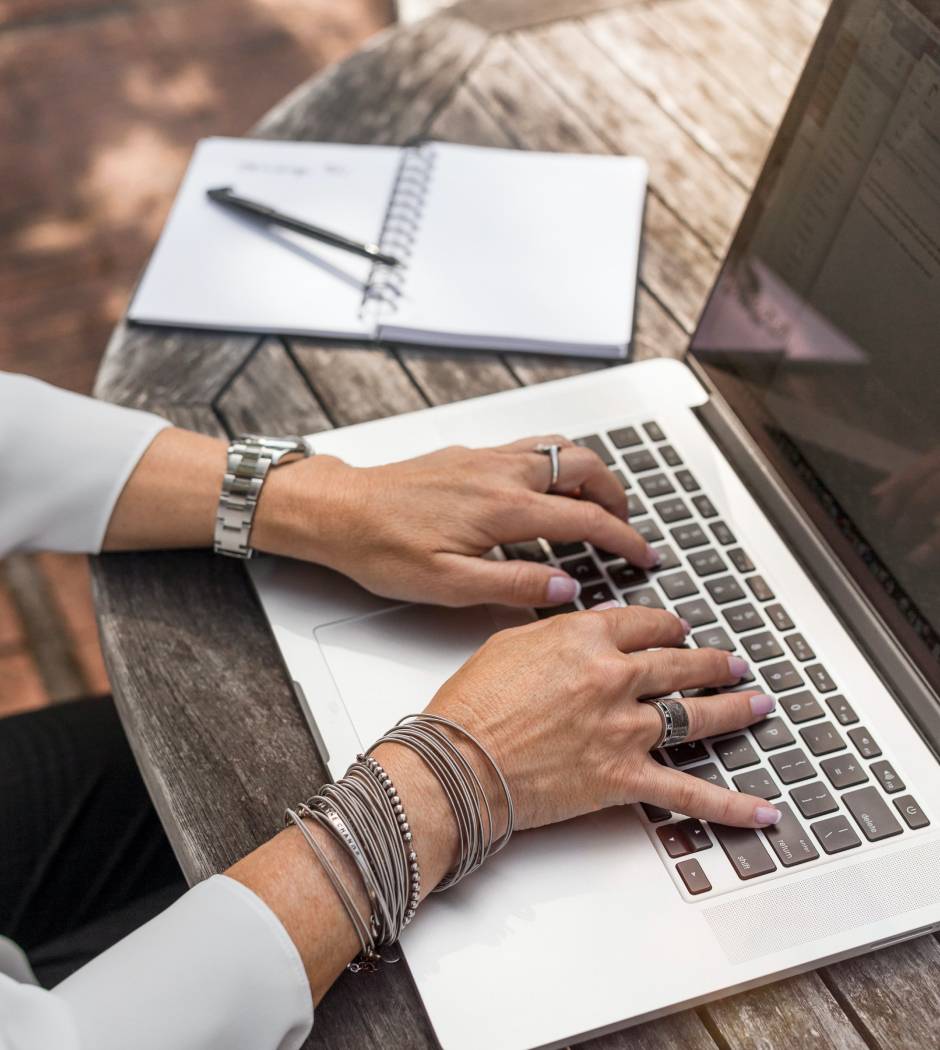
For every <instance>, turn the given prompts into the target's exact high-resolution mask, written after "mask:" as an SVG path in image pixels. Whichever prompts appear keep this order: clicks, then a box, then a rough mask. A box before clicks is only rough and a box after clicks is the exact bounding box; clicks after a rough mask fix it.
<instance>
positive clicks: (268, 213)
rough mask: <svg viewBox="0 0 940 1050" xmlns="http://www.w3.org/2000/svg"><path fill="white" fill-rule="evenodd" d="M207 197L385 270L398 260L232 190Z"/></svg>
mask: <svg viewBox="0 0 940 1050" xmlns="http://www.w3.org/2000/svg"><path fill="white" fill-rule="evenodd" d="M206 196H208V197H209V198H210V199H211V200H214V201H215V202H216V203H217V204H224V205H225V206H226V207H228V208H234V209H235V210H236V211H240V212H244V213H245V214H247V215H254V216H256V217H257V218H259V219H264V220H265V222H270V223H272V224H273V225H274V226H283V227H284V228H285V229H287V230H294V231H295V232H296V233H302V234H304V235H305V236H307V237H312V238H313V239H314V240H316V241H322V242H323V243H324V244H331V245H332V246H333V247H334V248H342V249H343V251H347V252H353V253H355V254H356V255H364V256H365V257H366V258H367V259H372V260H373V261H374V262H380V263H385V265H386V266H397V265H398V260H397V259H396V258H395V257H394V256H393V255H386V254H385V253H384V252H383V251H382V250H381V249H380V248H379V246H378V245H377V244H362V243H360V242H359V241H351V240H350V239H349V238H348V237H344V236H343V235H342V234H340V233H332V232H331V231H330V230H324V229H323V227H322V226H314V225H312V224H311V223H309V222H304V221H303V220H302V219H292V218H291V217H290V216H289V215H282V214H281V213H280V212H279V211H275V210H274V209H273V208H269V207H268V206H267V205H266V204H259V203H258V202H257V201H250V200H247V199H246V198H244V197H237V196H236V195H235V194H234V193H233V192H232V187H231V186H219V187H217V188H216V189H214V190H206Z"/></svg>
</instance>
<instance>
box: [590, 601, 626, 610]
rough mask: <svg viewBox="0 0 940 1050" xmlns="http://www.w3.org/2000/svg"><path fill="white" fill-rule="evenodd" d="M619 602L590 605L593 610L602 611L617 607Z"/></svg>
mask: <svg viewBox="0 0 940 1050" xmlns="http://www.w3.org/2000/svg"><path fill="white" fill-rule="evenodd" d="M619 608H620V602H601V604H600V605H595V606H592V611H593V612H603V611H604V610H605V609H619Z"/></svg>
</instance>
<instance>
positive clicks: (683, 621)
mask: <svg viewBox="0 0 940 1050" xmlns="http://www.w3.org/2000/svg"><path fill="white" fill-rule="evenodd" d="M679 623H681V624H682V630H683V631H684V632H685V636H686V638H688V637H689V635H690V634H691V633H692V624H690V623H689V621H688V620H686V619H685V617H683V616H680V617H679Z"/></svg>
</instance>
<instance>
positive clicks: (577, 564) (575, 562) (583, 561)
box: [561, 555, 601, 584]
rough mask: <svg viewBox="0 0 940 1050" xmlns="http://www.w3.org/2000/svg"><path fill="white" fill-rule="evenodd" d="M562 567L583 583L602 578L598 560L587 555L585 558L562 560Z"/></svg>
mask: <svg viewBox="0 0 940 1050" xmlns="http://www.w3.org/2000/svg"><path fill="white" fill-rule="evenodd" d="M561 568H562V569H564V570H565V572H566V573H568V575H569V576H572V577H574V579H576V580H577V581H578V583H581V584H584V583H590V582H591V581H592V580H599V579H600V578H601V570H600V569H599V568H598V565H597V562H596V561H595V560H594V559H593V558H591V557H589V556H587V555H586V556H585V557H583V558H572V559H571V560H570V561H563V562H561Z"/></svg>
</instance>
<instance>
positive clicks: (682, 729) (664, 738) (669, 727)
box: [643, 700, 689, 750]
mask: <svg viewBox="0 0 940 1050" xmlns="http://www.w3.org/2000/svg"><path fill="white" fill-rule="evenodd" d="M643 703H644V704H651V705H652V706H653V707H655V708H656V710H657V711H658V712H659V717H660V718H661V719H662V720H663V731H662V733H661V734H660V736H659V740H657V741H656V743H655V744H653V750H656V749H657V748H660V747H670V746H671V745H672V744H681V743H682V741H683V740H685V738H686V737H687V736H688V735H689V712H688V711H687V710H686V707H685V704H684V703H683V702H682V701H681V700H644V701H643Z"/></svg>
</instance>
